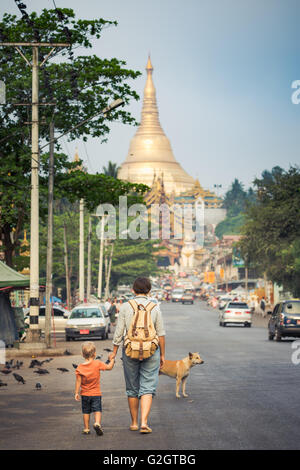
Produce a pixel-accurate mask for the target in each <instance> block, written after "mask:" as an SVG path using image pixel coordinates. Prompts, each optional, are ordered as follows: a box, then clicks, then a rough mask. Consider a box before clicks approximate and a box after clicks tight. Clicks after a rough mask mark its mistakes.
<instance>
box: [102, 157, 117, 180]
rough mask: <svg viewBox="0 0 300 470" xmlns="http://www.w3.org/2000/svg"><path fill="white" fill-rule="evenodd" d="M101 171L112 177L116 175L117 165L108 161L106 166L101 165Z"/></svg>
mask: <svg viewBox="0 0 300 470" xmlns="http://www.w3.org/2000/svg"><path fill="white" fill-rule="evenodd" d="M102 169H103V173H104V174H105V175H107V176H113V177H114V178H116V177H117V175H118V170H119V167H118V166H117V164H116V163H112V162H111V161H109V162H108V165H107V167H105V166H104V167H103V168H102Z"/></svg>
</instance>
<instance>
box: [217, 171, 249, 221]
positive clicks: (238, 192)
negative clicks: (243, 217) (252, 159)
mask: <svg viewBox="0 0 300 470" xmlns="http://www.w3.org/2000/svg"><path fill="white" fill-rule="evenodd" d="M246 200H247V192H246V191H245V190H244V187H243V183H241V182H240V181H239V180H238V179H237V178H235V180H234V181H233V183H232V185H231V188H230V189H229V191H227V193H226V194H225V197H224V202H223V207H225V209H227V215H228V216H229V217H235V216H236V215H238V214H239V213H240V212H242V211H243V210H244V209H245V204H246Z"/></svg>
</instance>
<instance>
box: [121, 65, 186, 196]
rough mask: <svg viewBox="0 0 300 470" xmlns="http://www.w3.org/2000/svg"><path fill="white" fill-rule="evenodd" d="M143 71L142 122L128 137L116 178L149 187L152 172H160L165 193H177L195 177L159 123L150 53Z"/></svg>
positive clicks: (156, 173) (151, 180)
mask: <svg viewBox="0 0 300 470" xmlns="http://www.w3.org/2000/svg"><path fill="white" fill-rule="evenodd" d="M146 71H147V81H146V86H145V90H144V101H143V108H142V116H141V123H140V126H139V127H138V130H137V132H136V134H135V136H134V137H133V139H132V140H131V143H130V147H129V152H128V155H127V157H126V160H125V162H124V163H123V164H122V165H121V167H120V169H119V172H118V178H119V179H122V180H125V181H129V182H132V183H144V184H147V185H148V186H149V187H152V183H153V179H154V177H155V175H158V176H161V175H163V181H164V187H165V191H166V193H167V194H170V193H172V192H174V193H175V194H179V193H181V192H183V191H187V190H189V189H191V187H192V186H193V185H194V183H195V181H194V178H192V177H191V176H190V175H188V174H187V173H186V172H185V171H184V169H183V168H182V167H181V166H180V164H179V163H178V162H177V161H176V160H175V157H174V155H173V152H172V148H171V145H170V141H169V139H168V138H167V136H166V135H165V133H164V131H163V129H162V127H161V125H160V122H159V116H158V108H157V103H156V92H155V87H154V84H153V80H152V72H153V67H152V63H151V60H150V57H149V58H148V63H147V66H146Z"/></svg>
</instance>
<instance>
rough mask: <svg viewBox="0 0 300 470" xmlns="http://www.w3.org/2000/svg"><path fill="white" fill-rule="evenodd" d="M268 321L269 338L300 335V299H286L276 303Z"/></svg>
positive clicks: (279, 338) (277, 338) (278, 338)
mask: <svg viewBox="0 0 300 470" xmlns="http://www.w3.org/2000/svg"><path fill="white" fill-rule="evenodd" d="M270 315H271V316H270V319H269V323H268V336H269V340H272V339H275V341H281V339H282V338H284V337H290V336H292V337H293V336H294V337H297V338H298V337H300V300H284V301H282V302H279V303H278V304H276V305H275V307H274V310H273V312H271V313H270Z"/></svg>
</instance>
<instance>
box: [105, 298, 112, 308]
mask: <svg viewBox="0 0 300 470" xmlns="http://www.w3.org/2000/svg"><path fill="white" fill-rule="evenodd" d="M104 307H105V308H106V310H107V311H108V310H109V309H110V307H111V300H110V299H107V300H106V301H105V302H104Z"/></svg>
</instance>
